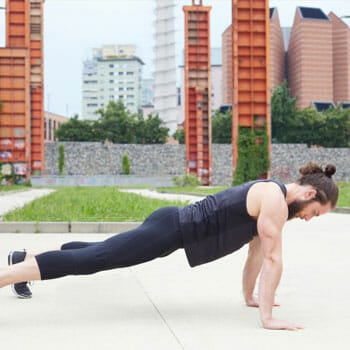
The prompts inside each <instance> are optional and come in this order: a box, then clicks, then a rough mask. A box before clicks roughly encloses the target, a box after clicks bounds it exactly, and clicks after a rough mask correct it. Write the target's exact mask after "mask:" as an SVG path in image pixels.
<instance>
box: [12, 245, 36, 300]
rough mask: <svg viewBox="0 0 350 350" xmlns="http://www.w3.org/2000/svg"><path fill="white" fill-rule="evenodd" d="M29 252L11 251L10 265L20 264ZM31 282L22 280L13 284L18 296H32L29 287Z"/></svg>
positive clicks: (25, 297) (26, 297) (27, 297)
mask: <svg viewBox="0 0 350 350" xmlns="http://www.w3.org/2000/svg"><path fill="white" fill-rule="evenodd" d="M26 255H27V252H26V251H25V250H23V251H12V252H10V253H9V255H8V257H7V259H8V264H9V265H14V264H18V263H20V262H22V261H24V259H25V257H26ZM28 284H29V282H20V283H15V284H12V285H11V289H12V291H13V293H14V294H15V295H17V297H18V298H21V299H29V298H31V297H32V292H31V290H30V289H29V287H28Z"/></svg>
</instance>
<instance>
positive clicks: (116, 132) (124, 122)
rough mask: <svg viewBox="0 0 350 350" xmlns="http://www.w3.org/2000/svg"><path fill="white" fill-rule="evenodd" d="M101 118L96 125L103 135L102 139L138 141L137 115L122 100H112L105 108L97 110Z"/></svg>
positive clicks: (120, 141)
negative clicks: (129, 110)
mask: <svg viewBox="0 0 350 350" xmlns="http://www.w3.org/2000/svg"><path fill="white" fill-rule="evenodd" d="M97 114H99V115H100V118H99V119H98V121H97V122H95V127H96V129H97V130H99V133H100V134H101V135H103V136H102V137H101V139H103V140H105V139H108V140H110V141H111V142H113V143H136V133H135V130H136V125H137V117H136V115H135V114H130V113H129V112H128V110H127V109H126V108H125V106H124V104H123V103H122V102H121V101H118V102H117V103H116V102H113V101H111V102H110V103H109V104H108V106H107V108H106V109H105V110H103V109H100V110H98V111H97Z"/></svg>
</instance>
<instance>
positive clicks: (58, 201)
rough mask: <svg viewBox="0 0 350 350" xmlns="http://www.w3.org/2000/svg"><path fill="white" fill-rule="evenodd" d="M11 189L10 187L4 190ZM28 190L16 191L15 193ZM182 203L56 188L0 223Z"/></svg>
mask: <svg viewBox="0 0 350 350" xmlns="http://www.w3.org/2000/svg"><path fill="white" fill-rule="evenodd" d="M7 188H8V189H9V188H11V187H10V186H8V187H7ZM224 188H226V187H209V188H205V187H181V188H179V187H172V188H159V189H157V190H158V191H159V192H172V193H187V194H195V195H200V196H204V195H208V194H214V193H216V192H218V191H221V190H223V189H224ZM339 188H340V196H339V201H338V207H350V183H344V182H343V183H339ZM21 189H28V187H22V188H20V187H16V188H15V190H21ZM0 195H1V193H0ZM186 204H187V203H186V202H180V201H168V200H159V199H150V198H145V197H141V196H139V195H136V194H133V193H124V192H120V191H118V188H116V187H58V188H56V192H54V193H52V194H50V195H48V196H46V197H44V198H41V199H38V200H35V201H33V202H31V203H30V204H28V205H26V206H25V207H24V208H22V209H17V210H14V211H12V212H10V213H8V214H6V215H5V216H4V217H3V220H4V221H34V222H39V221H54V222H59V221H86V222H93V221H143V220H144V219H145V218H146V217H147V216H148V215H149V214H151V213H152V212H153V211H154V210H156V209H157V208H160V207H163V206H167V205H175V206H184V205H186Z"/></svg>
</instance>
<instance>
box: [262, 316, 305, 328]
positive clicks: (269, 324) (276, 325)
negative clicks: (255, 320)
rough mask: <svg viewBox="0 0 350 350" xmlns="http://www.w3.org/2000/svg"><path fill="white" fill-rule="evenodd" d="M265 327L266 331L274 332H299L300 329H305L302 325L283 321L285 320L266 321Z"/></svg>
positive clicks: (264, 322)
mask: <svg viewBox="0 0 350 350" xmlns="http://www.w3.org/2000/svg"><path fill="white" fill-rule="evenodd" d="M263 327H264V328H266V329H272V330H288V331H298V330H299V329H304V327H303V326H302V325H300V324H296V323H292V322H288V321H283V320H275V319H273V318H271V319H268V320H264V321H263Z"/></svg>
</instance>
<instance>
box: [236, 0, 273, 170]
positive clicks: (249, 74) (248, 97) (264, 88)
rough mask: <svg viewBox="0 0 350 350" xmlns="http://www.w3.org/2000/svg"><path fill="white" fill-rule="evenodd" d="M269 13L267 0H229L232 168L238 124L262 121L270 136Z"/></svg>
mask: <svg viewBox="0 0 350 350" xmlns="http://www.w3.org/2000/svg"><path fill="white" fill-rule="evenodd" d="M269 14H270V11H269V2H268V0H261V1H254V0H232V19H233V23H232V38H233V40H232V44H233V47H232V52H233V66H232V77H233V83H232V86H233V106H232V147H233V149H232V154H233V170H235V169H236V164H237V158H238V150H237V141H238V131H239V127H247V128H255V127H259V126H261V125H264V124H265V125H266V128H267V131H268V136H269V137H270V135H271V132H270V130H271V118H270V75H269V68H270V42H269V40H270V39H269Z"/></svg>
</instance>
